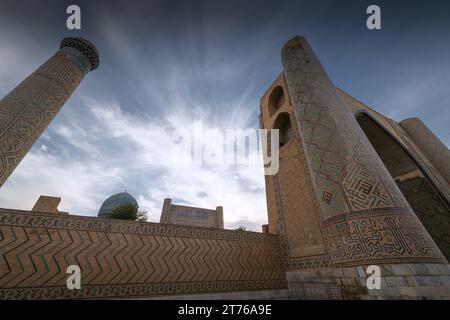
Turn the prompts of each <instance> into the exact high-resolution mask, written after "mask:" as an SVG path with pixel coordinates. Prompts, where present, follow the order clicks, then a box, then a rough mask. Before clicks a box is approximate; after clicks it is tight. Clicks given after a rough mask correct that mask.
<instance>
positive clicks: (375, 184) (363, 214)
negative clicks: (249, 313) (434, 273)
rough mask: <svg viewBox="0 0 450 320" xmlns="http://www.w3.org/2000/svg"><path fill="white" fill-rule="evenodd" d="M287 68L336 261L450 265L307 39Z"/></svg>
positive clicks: (295, 45) (294, 46) (294, 47)
mask: <svg viewBox="0 0 450 320" xmlns="http://www.w3.org/2000/svg"><path fill="white" fill-rule="evenodd" d="M282 63H283V67H284V74H285V77H286V81H287V84H288V89H289V90H288V91H289V96H290V99H291V103H292V106H293V109H294V114H295V121H296V122H297V126H298V128H299V131H300V135H301V140H302V144H303V149H304V150H305V151H304V152H305V154H306V159H307V163H308V167H309V171H310V172H311V177H312V184H313V189H314V190H315V193H316V198H317V199H318V203H319V207H320V214H321V224H322V228H323V231H324V235H325V237H326V244H327V247H328V252H329V253H330V255H331V257H332V261H333V262H334V264H335V265H336V266H339V267H343V266H358V265H363V264H364V265H366V264H370V263H374V264H380V265H382V264H393V263H408V262H415V263H446V260H445V258H444V257H443V256H442V254H441V252H440V251H439V249H438V248H437V246H436V244H435V243H434V241H433V240H432V238H431V237H430V235H429V234H428V232H427V231H426V229H425V228H424V227H423V225H422V224H421V222H420V221H419V219H418V218H417V216H416V215H415V214H414V212H413V211H412V209H411V208H410V206H409V204H408V203H407V201H406V200H405V198H404V197H403V195H402V193H401V191H400V190H399V188H398V187H397V185H396V184H395V182H394V180H393V179H392V177H391V176H390V174H389V172H388V171H387V169H386V167H385V166H384V164H383V163H382V161H381V159H380V158H379V156H378V154H377V153H376V151H375V150H374V148H373V147H372V145H371V144H370V142H369V140H368V139H367V137H366V136H365V135H364V133H363V131H362V130H361V128H360V127H359V125H358V123H357V122H356V120H355V118H354V116H352V114H351V113H350V112H349V110H348V107H347V106H346V104H345V102H344V101H343V99H342V98H341V97H340V96H339V94H338V93H337V91H336V88H335V86H334V85H333V84H332V82H331V80H330V79H329V77H328V75H327V74H326V72H325V70H324V69H323V67H322V65H321V63H320V61H319V60H318V58H317V57H316V56H315V54H314V52H313V50H312V49H311V47H310V46H309V44H308V43H307V41H306V40H305V39H304V38H302V37H295V38H293V39H291V40H290V41H288V42H287V43H286V44H285V46H284V47H283V50H282Z"/></svg>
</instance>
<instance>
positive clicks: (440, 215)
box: [356, 112, 450, 260]
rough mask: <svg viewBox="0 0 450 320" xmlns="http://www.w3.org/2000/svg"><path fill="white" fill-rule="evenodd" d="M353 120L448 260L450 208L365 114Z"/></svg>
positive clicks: (396, 143) (384, 131) (389, 138)
mask: <svg viewBox="0 0 450 320" xmlns="http://www.w3.org/2000/svg"><path fill="white" fill-rule="evenodd" d="M356 120H357V122H358V124H359V125H360V126H361V128H362V129H363V131H364V133H365V134H366V136H367V138H368V139H369V141H370V143H371V144H372V146H373V147H374V149H375V151H376V152H377V153H378V156H379V157H380V158H381V160H382V161H383V163H384V165H385V166H386V168H387V170H388V171H389V173H390V174H391V176H392V177H393V178H394V181H395V182H396V183H397V185H398V187H399V188H400V190H401V191H402V193H403V195H404V196H405V198H406V200H407V201H408V203H409V205H410V206H411V208H412V209H413V210H414V212H415V213H416V215H417V217H418V218H419V219H420V221H421V222H422V224H423V225H424V226H425V228H426V229H427V231H428V233H429V234H430V235H431V237H432V238H433V240H434V241H435V242H436V244H437V245H438V246H439V248H440V249H441V252H442V253H443V254H444V255H445V257H446V258H447V260H450V242H449V241H450V206H449V203H448V201H446V200H445V199H444V198H443V197H442V196H441V195H440V194H439V192H438V189H437V188H436V187H435V186H434V184H433V182H432V181H431V180H430V179H429V178H428V177H427V175H426V173H424V171H423V170H422V168H421V166H420V165H419V164H418V163H417V161H415V160H414V158H413V157H411V156H410V155H409V154H408V152H407V151H405V149H403V147H402V146H401V145H400V144H399V143H398V142H397V141H396V140H395V139H394V138H393V137H392V136H391V135H390V134H389V133H388V132H387V131H386V130H384V128H383V127H382V125H381V124H379V123H377V121H376V120H374V119H373V118H372V117H371V116H370V115H369V114H368V113H366V112H358V113H357V114H356Z"/></svg>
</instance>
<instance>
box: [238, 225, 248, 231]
mask: <svg viewBox="0 0 450 320" xmlns="http://www.w3.org/2000/svg"><path fill="white" fill-rule="evenodd" d="M236 231H247V228H246V227H244V226H240V227H239V228H237V229H236Z"/></svg>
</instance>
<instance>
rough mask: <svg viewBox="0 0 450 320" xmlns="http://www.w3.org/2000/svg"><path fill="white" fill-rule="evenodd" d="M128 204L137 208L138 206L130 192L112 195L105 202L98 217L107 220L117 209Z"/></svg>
mask: <svg viewBox="0 0 450 320" xmlns="http://www.w3.org/2000/svg"><path fill="white" fill-rule="evenodd" d="M126 204H132V205H134V206H135V207H137V206H138V203H137V201H136V199H135V198H134V197H133V196H132V195H131V194H129V193H128V192H121V193H117V194H115V195H112V196H111V197H109V198H108V199H106V200H105V201H104V202H103V204H102V206H101V207H100V210H99V211H98V215H97V216H98V217H104V218H106V217H108V216H109V215H110V214H111V213H112V212H113V210H114V209H115V208H117V207H121V206H123V205H126Z"/></svg>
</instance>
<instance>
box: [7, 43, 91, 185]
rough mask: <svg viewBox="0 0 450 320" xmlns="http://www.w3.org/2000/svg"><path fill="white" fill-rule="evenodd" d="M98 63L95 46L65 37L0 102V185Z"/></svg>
mask: <svg viewBox="0 0 450 320" xmlns="http://www.w3.org/2000/svg"><path fill="white" fill-rule="evenodd" d="M98 65H99V56H98V52H97V49H96V48H95V47H94V46H93V45H92V44H91V43H90V42H88V41H87V40H84V39H82V38H64V39H63V40H62V42H61V46H60V50H59V51H58V52H57V53H56V54H55V55H54V56H53V57H51V58H50V59H49V60H47V62H45V63H44V64H43V65H42V66H40V67H39V68H38V69H37V70H36V71H35V72H33V73H32V74H31V75H30V76H29V77H28V78H26V79H25V80H24V81H22V83H20V84H19V85H18V86H17V87H16V88H15V89H14V90H12V91H11V92H10V93H8V94H7V95H6V96H5V97H4V98H3V99H2V100H1V101H0V187H1V186H2V185H3V184H4V183H5V181H6V179H8V177H9V176H10V175H11V173H12V172H13V171H14V169H15V168H16V167H17V165H18V164H19V162H20V161H21V160H22V159H23V157H25V155H26V154H27V152H28V151H29V150H30V148H31V147H32V146H33V144H34V143H35V142H36V140H37V139H38V138H39V137H40V135H41V134H42V132H43V131H44V130H45V128H47V126H48V125H49V124H50V122H51V121H52V120H53V118H54V117H55V116H56V114H57V113H58V111H59V110H60V109H61V108H62V106H63V105H64V103H65V102H66V101H67V99H68V98H69V97H70V95H71V94H72V93H73V92H74V90H75V89H76V87H77V86H78V85H79V84H80V82H81V80H82V79H83V78H84V76H85V75H86V74H87V73H88V72H89V71H91V70H94V69H96V68H97V67H98Z"/></svg>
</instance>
